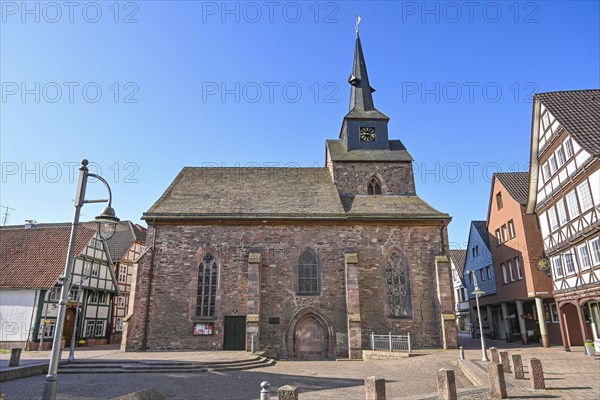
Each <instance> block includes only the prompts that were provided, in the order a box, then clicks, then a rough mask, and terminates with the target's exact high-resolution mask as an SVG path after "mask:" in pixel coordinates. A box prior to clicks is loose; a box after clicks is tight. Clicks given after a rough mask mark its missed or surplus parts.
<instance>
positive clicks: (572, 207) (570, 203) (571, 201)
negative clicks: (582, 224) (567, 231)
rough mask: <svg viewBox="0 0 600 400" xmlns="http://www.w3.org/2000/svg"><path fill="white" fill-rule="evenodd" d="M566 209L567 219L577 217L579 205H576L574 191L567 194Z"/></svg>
mask: <svg viewBox="0 0 600 400" xmlns="http://www.w3.org/2000/svg"><path fill="white" fill-rule="evenodd" d="M567 207H568V208H569V217H571V219H573V218H575V217H576V216H578V215H579V204H578V203H577V195H576V194H575V191H574V190H572V191H570V192H569V193H567Z"/></svg>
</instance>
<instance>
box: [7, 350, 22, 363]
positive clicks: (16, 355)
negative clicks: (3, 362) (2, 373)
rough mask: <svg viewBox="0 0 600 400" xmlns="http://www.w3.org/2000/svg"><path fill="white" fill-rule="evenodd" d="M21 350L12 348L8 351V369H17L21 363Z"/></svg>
mask: <svg viewBox="0 0 600 400" xmlns="http://www.w3.org/2000/svg"><path fill="white" fill-rule="evenodd" d="M22 350H23V349H19V348H14V349H12V350H11V351H10V361H9V362H8V366H9V367H18V366H19V363H20V362H21V351H22Z"/></svg>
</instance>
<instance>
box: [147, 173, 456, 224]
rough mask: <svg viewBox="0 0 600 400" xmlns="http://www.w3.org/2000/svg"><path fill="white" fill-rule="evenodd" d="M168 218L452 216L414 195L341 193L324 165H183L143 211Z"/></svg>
mask: <svg viewBox="0 0 600 400" xmlns="http://www.w3.org/2000/svg"><path fill="white" fill-rule="evenodd" d="M143 218H144V219H146V220H152V219H153V218H157V219H166V220H182V219H188V220H189V219H202V220H205V219H212V220H215V219H236V220H239V219H303V220H304V219H313V220H314V219H317V220H320V219H337V220H345V219H349V218H357V219H360V218H375V219H377V218H400V219H404V218H450V216H449V215H448V214H444V213H440V212H438V211H436V210H434V209H433V208H432V207H431V206H429V205H428V204H427V203H425V202H424V201H423V200H421V199H420V198H419V197H417V196H392V195H390V196H356V197H353V196H344V197H343V200H342V199H340V196H339V193H338V191H337V189H336V187H335V185H334V183H333V181H332V179H331V175H330V173H329V170H328V169H327V168H192V167H185V168H183V169H182V170H181V172H180V173H179V175H178V176H177V177H176V178H175V180H174V181H173V183H171V185H170V186H169V188H168V189H167V190H166V191H165V193H164V194H163V195H162V196H161V197H160V198H159V199H158V200H157V201H156V203H154V205H153V206H152V207H151V208H150V210H148V211H147V212H146V213H144V215H143Z"/></svg>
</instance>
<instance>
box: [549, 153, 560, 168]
mask: <svg viewBox="0 0 600 400" xmlns="http://www.w3.org/2000/svg"><path fill="white" fill-rule="evenodd" d="M548 160H549V161H550V171H551V172H552V173H555V172H556V170H557V169H558V165H557V164H556V157H555V156H554V154H552V155H551V156H550V158H549V159H548Z"/></svg>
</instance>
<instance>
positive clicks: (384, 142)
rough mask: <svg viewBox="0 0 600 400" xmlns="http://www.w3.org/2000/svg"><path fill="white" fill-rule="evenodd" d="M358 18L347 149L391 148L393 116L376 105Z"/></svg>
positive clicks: (345, 128) (344, 130) (345, 124)
mask: <svg viewBox="0 0 600 400" xmlns="http://www.w3.org/2000/svg"><path fill="white" fill-rule="evenodd" d="M359 23H360V17H357V19H356V27H355V28H354V29H355V30H356V47H355V49H354V66H353V68H352V74H350V78H348V82H349V83H350V85H351V90H350V112H348V114H346V116H345V117H344V122H343V123H342V129H341V130H340V139H341V140H342V142H343V143H344V145H345V147H346V150H348V151H351V150H389V148H390V147H389V142H388V121H389V119H390V118H389V117H388V116H387V115H385V114H384V113H382V112H381V111H379V110H378V109H376V108H375V105H374V104H373V92H374V91H375V89H373V88H372V87H371V85H370V84H369V75H368V74H367V64H366V63H365V55H364V54H363V49H362V44H361V42H360V35H359V34H358V24H359Z"/></svg>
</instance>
